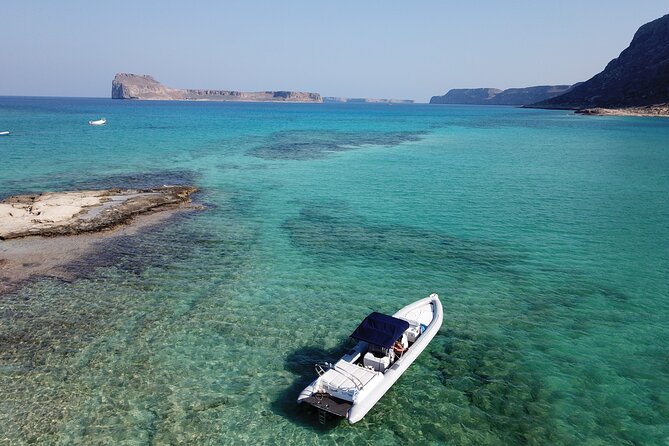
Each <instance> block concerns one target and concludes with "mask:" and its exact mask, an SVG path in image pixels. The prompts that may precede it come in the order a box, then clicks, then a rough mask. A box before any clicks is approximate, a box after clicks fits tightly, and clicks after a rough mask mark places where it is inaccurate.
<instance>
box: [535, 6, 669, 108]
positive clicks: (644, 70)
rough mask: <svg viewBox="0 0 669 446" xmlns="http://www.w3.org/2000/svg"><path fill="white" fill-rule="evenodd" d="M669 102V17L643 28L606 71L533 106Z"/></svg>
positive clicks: (605, 105)
mask: <svg viewBox="0 0 669 446" xmlns="http://www.w3.org/2000/svg"><path fill="white" fill-rule="evenodd" d="M667 102H669V14H668V15H665V16H663V17H660V18H659V19H657V20H654V21H652V22H650V23H646V24H645V25H643V26H642V27H641V28H639V30H638V31H637V32H636V34H635V35H634V38H633V39H632V42H631V43H630V45H629V47H628V48H626V49H625V50H624V51H623V52H622V53H620V56H618V58H616V59H613V60H612V61H611V62H609V63H608V65H607V66H606V68H604V71H602V72H601V73H599V74H597V75H595V76H594V77H593V78H591V79H590V80H588V81H586V82H583V83H582V84H580V85H578V86H577V87H574V89H573V90H571V91H569V92H568V93H566V94H563V95H561V96H557V97H555V98H552V99H549V100H545V101H542V102H539V103H536V104H533V105H532V107H538V108H564V109H585V108H594V107H603V108H625V107H638V106H648V105H655V104H663V103H667Z"/></svg>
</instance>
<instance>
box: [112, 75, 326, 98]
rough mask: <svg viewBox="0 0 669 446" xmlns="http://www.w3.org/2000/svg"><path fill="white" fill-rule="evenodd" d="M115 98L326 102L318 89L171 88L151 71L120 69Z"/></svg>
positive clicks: (114, 88)
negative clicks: (125, 70)
mask: <svg viewBox="0 0 669 446" xmlns="http://www.w3.org/2000/svg"><path fill="white" fill-rule="evenodd" d="M111 97H112V99H144V100H182V101H183V100H192V101H198V100H200V101H238V102H323V99H322V98H321V95H320V94H318V93H308V92H302V91H257V92H247V91H231V90H195V89H186V90H181V89H176V88H169V87H166V86H164V85H162V84H161V83H160V82H158V81H156V80H155V79H154V78H153V77H151V76H148V75H138V74H130V73H119V74H117V75H116V76H115V77H114V80H113V81H112V93H111Z"/></svg>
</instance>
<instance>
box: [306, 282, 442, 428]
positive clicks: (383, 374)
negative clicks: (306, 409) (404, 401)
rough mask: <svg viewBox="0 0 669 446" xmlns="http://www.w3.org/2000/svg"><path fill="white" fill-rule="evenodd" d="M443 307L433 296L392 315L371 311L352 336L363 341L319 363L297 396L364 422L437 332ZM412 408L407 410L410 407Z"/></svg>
mask: <svg viewBox="0 0 669 446" xmlns="http://www.w3.org/2000/svg"><path fill="white" fill-rule="evenodd" d="M442 318H443V309H442V307H441V302H440V301H439V296H437V295H436V294H432V295H430V296H429V297H426V298H425V299H421V300H419V301H417V302H414V303H412V304H409V305H407V306H406V307H404V308H402V309H401V310H399V311H398V312H397V313H395V314H394V315H393V316H389V315H386V314H381V313H376V312H374V313H372V314H370V315H369V316H367V317H366V318H365V320H364V321H362V323H361V324H360V326H359V327H358V328H357V329H356V330H355V331H354V332H353V334H352V335H351V337H352V338H354V339H357V340H358V341H360V342H359V343H358V345H356V346H355V347H354V348H353V349H351V350H350V351H349V352H348V353H346V354H345V355H344V356H343V357H342V358H341V359H340V360H339V361H337V362H336V363H335V364H327V363H326V364H325V365H320V364H319V365H317V366H316V371H317V373H318V374H319V375H320V376H319V377H318V378H316V380H315V381H314V382H312V383H311V384H309V385H308V386H307V387H306V388H305V389H304V390H303V391H302V393H300V396H299V397H298V398H297V402H298V403H303V402H304V403H308V404H311V405H312V406H315V407H316V408H317V409H318V412H319V413H318V415H319V420H320V422H321V423H325V418H326V413H331V414H334V415H337V416H340V417H345V418H346V419H347V420H348V422H349V423H351V424H353V423H355V422H357V421H360V419H361V418H362V417H364V416H365V414H367V412H369V410H370V409H371V408H372V407H374V405H375V404H376V402H377V401H379V399H381V397H382V396H383V395H384V394H385V393H386V391H387V390H388V389H389V388H390V387H391V386H392V385H393V384H394V383H395V381H397V379H398V378H399V377H400V376H402V374H403V373H404V371H405V370H406V369H407V368H408V367H409V366H410V365H411V363H413V362H414V361H415V360H416V358H417V357H418V355H420V354H421V352H422V351H423V350H425V347H427V345H428V344H429V343H430V341H431V340H432V338H433V337H434V335H436V334H437V332H438V331H439V327H441V322H442ZM406 409H407V410H408V408H406Z"/></svg>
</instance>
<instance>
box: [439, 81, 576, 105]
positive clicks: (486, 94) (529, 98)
mask: <svg viewBox="0 0 669 446" xmlns="http://www.w3.org/2000/svg"><path fill="white" fill-rule="evenodd" d="M570 88H572V86H570V85H539V86H536V87H525V88H509V89H506V90H499V89H497V88H462V89H453V90H449V92H448V93H446V94H445V95H443V96H433V97H432V99H430V104H469V105H516V106H518V105H527V104H532V103H534V102H537V101H542V100H544V99H547V98H552V97H554V96H558V95H560V94H563V93H564V92H566V91H568V90H569V89H570Z"/></svg>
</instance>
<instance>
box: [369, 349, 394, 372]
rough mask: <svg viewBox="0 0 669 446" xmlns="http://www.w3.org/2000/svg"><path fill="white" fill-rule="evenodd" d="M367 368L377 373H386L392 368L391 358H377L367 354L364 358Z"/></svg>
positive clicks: (372, 354) (370, 353)
mask: <svg viewBox="0 0 669 446" xmlns="http://www.w3.org/2000/svg"><path fill="white" fill-rule="evenodd" d="M362 363H363V365H364V366H365V367H371V368H372V369H374V370H376V371H377V372H385V371H386V369H387V368H388V367H390V356H380V357H379V356H376V355H375V354H374V353H372V352H367V353H366V354H365V356H364V357H363V358H362Z"/></svg>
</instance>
